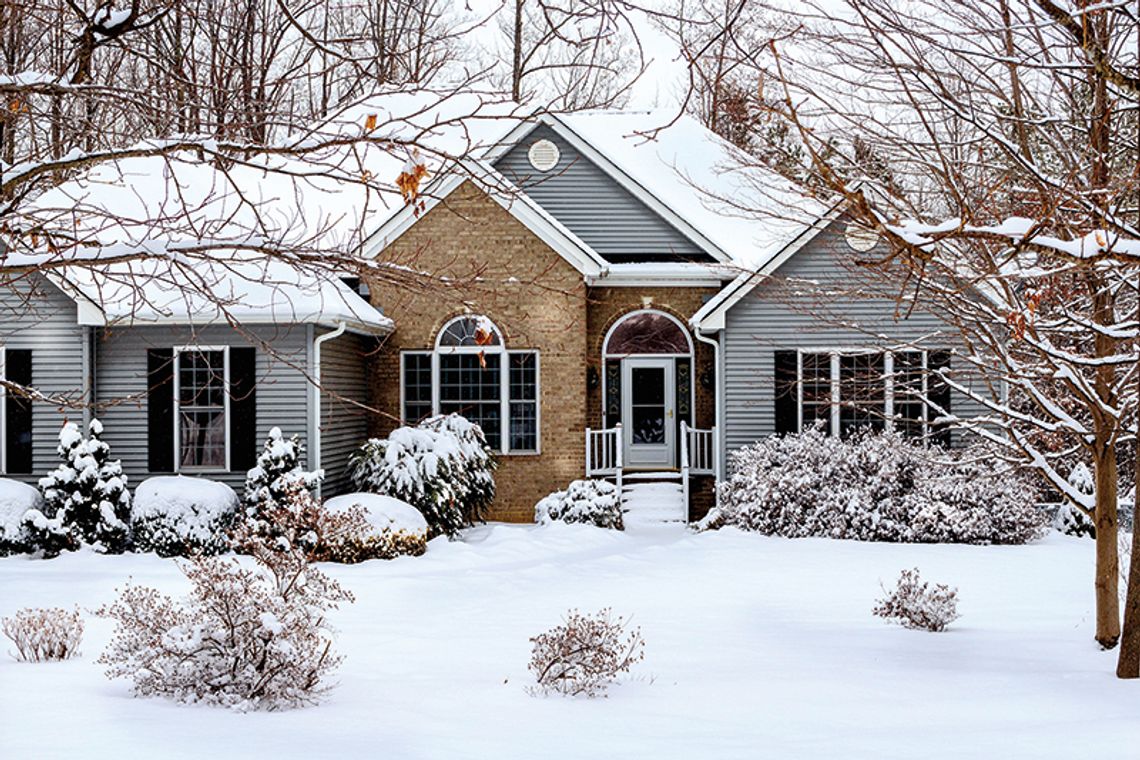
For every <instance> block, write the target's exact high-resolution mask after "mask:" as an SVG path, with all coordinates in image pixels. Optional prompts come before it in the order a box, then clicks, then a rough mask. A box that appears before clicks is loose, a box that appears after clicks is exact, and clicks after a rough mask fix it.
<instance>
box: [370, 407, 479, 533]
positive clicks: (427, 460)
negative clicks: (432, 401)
mask: <svg viewBox="0 0 1140 760" xmlns="http://www.w3.org/2000/svg"><path fill="white" fill-rule="evenodd" d="M496 466H497V465H496V463H495V458H494V457H493V456H492V455H491V452H490V450H489V449H488V448H487V445H486V443H485V441H484V439H483V434H482V432H481V431H480V430H479V428H478V427H477V426H475V425H471V423H469V422H467V421H466V420H463V419H462V418H458V416H457V415H448V416H446V417H433V418H432V419H429V420H425V421H424V422H423V423H421V424H420V425H419V426H417V427H400V428H396V429H395V430H393V431H392V432H391V433H390V434H389V435H388V437H387V438H386V439H381V438H372V439H370V440H369V441H367V442H366V443H365V444H364V445H363V446H361V447H360V449H359V450H358V451H357V452H356V453H355V454H353V456H352V461H351V470H350V475H351V477H352V482H353V484H354V485H355V487H356V489H357V490H359V491H366V492H369V493H378V494H383V495H385V496H391V497H393V498H396V499H399V500H400V501H405V502H407V503H409V504H411V505H412V506H414V507H415V508H416V509H418V510H419V511H420V512H421V513H422V514H423V516H424V518H425V519H427V522H428V527H429V529H430V530H431V532H432V535H438V534H444V535H448V536H454V535H455V534H456V533H458V532H459V530H460V529H461V528H464V527H465V526H467V525H469V524H471V522H472V521H473V520H474V519H477V518H478V516H479V515H480V514H481V513H482V512H483V510H484V509H485V508H486V506H487V505H489V504H490V502H491V500H492V499H493V498H494V476H493V474H492V473H493V471H494V469H495V467H496Z"/></svg>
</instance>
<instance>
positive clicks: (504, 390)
mask: <svg viewBox="0 0 1140 760" xmlns="http://www.w3.org/2000/svg"><path fill="white" fill-rule="evenodd" d="M471 318H475V319H484V320H486V323H487V324H489V325H490V326H491V328H492V329H493V330H494V331H495V334H496V335H497V336H498V337H499V343H498V344H497V345H492V346H440V345H439V340H440V337H441V336H442V335H443V333H444V331H446V330H447V328H448V327H449V326H450V325H452V324H453V323H455V322H456V321H458V320H460V319H471ZM434 345H435V348H433V349H422V348H421V349H414V348H413V349H401V350H400V379H399V382H400V411H399V418H400V424H401V425H408V424H410V423H409V420H408V419H407V418H406V407H407V387H406V385H405V378H406V377H407V361H406V359H405V357H407V356H411V355H415V356H429V357H431V413H432V415H433V416H434V415H438V414H440V413H441V412H440V388H439V386H440V382H439V380H440V377H439V376H440V358H441V357H443V356H454V355H457V354H458V355H464V354H466V355H475V354H480V353H482V354H484V355H486V354H495V355H498V356H499V357H500V359H499V419H500V431H499V447H498V448H497V449H496V452H497V453H499V454H501V455H503V456H538V455H540V454H542V353H541V352H540V351H539V350H538V349H537V348H519V349H513V348H508V347H507V345H506V341H505V338H504V336H503V332H502V330H500V329H499V327H498V325H496V324H495V323H494V322H493V321H492V320H491V319H489V318H488V317H486V316H484V315H481V314H460V315H459V316H456V317H454V318H452V319H449V320H448V321H447V322H445V323H444V325H443V326H442V327H440V329H439V331H438V332H437V333H436V338H435V342H434ZM515 354H529V355H532V356H534V401H533V403H534V424H535V437H534V446H535V447H534V448H533V449H519V450H517V451H516V450H513V449H512V448H511V402H512V401H517V402H518V403H531V402H530V401H529V400H526V399H513V398H512V397H511V356H512V355H515ZM417 403H422V402H417Z"/></svg>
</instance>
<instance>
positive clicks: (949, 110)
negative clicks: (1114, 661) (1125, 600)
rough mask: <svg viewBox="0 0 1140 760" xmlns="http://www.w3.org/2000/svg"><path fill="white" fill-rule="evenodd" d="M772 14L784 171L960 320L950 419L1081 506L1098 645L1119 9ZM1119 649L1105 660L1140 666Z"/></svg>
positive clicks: (1120, 368) (1104, 622)
mask: <svg viewBox="0 0 1140 760" xmlns="http://www.w3.org/2000/svg"><path fill="white" fill-rule="evenodd" d="M770 10H771V12H772V13H773V14H776V16H777V17H778V18H780V19H781V20H780V22H779V26H780V28H783V29H793V30H794V33H793V34H792V35H791V36H790V37H788V38H787V39H786V40H781V41H779V42H773V43H772V44H771V45H769V47H768V49H767V50H766V51H764V53H763V55H762V56H758V59H757V61H756V64H755V65H757V66H758V67H759V66H762V65H767V66H768V67H769V68H770V70H772V71H773V72H774V74H775V76H776V79H777V81H778V83H779V87H780V91H781V92H780V98H779V102H773V101H772V100H771V99H769V102H768V104H767V105H768V107H769V108H771V109H772V110H773V111H775V112H776V114H777V115H778V116H779V117H780V118H783V119H787V120H788V121H789V122H790V123H791V124H793V125H794V127H795V132H796V136H797V137H798V139H799V142H800V144H801V145H802V146H803V150H804V154H803V164H802V165H801V166H799V167H796V168H795V170H794V171H787V172H786V173H787V175H788V176H789V178H791V179H793V180H795V181H797V182H798V183H800V185H801V187H802V188H803V189H804V190H805V192H809V193H825V194H827V195H829V196H830V197H832V198H835V197H838V198H841V199H843V200H844V201H845V202H846V205H847V208H848V209H849V212H850V214H851V215H852V216H853V217H854V218H855V219H856V220H857V221H858V222H859V223H861V224H862V225H864V226H865V227H867V228H869V229H872V230H874V231H876V232H877V233H879V235H880V236H881V237H882V238H883V239H884V240H885V241H886V242H887V243H888V244H889V247H890V255H889V256H888V257H886V258H885V259H882V260H864V261H861V262H859V264H861V265H862V267H863V268H864V269H865V270H866V271H868V272H871V273H875V276H878V277H880V278H884V277H885V278H887V280H888V281H889V282H893V283H894V285H895V289H896V292H897V293H898V294H899V296H900V299H902V300H901V302H902V303H904V304H914V303H915V302H920V303H921V302H925V304H926V306H927V307H931V310H932V311H933V312H935V313H937V314H940V315H942V316H944V318H945V319H946V320H947V322H948V323H949V324H950V325H952V326H953V327H954V328H955V329H956V330H957V331H958V332H959V334H960V335H961V336H962V338H963V341H962V345H963V348H962V349H961V350H960V351H959V352H958V353H959V356H960V357H961V358H962V360H963V361H964V363H965V364H967V365H969V366H970V367H971V369H972V370H973V371H975V372H977V373H979V374H980V375H981V376H983V377H984V378H986V380H987V383H986V384H985V387H986V390H984V391H979V389H978V387H977V386H976V385H975V384H970V383H965V382H962V380H961V378H955V377H954V376H953V374H952V373H944V374H946V378H945V379H946V380H947V382H948V383H949V384H950V385H952V386H953V387H955V388H956V389H957V390H958V391H959V392H960V393H963V394H966V395H967V396H971V397H973V399H974V400H975V401H976V402H977V404H979V405H981V406H982V407H983V408H984V409H985V410H986V411H985V413H984V414H983V415H981V416H980V417H977V418H974V419H960V420H958V422H959V424H962V425H965V426H968V427H970V428H971V429H972V430H974V431H975V432H976V433H977V434H978V435H980V436H982V437H984V438H987V439H989V440H990V441H992V442H993V443H994V444H995V445H997V446H999V447H1000V448H1001V450H1002V451H1004V453H1005V456H1007V457H1008V458H1010V459H1011V460H1013V461H1019V462H1021V463H1023V464H1025V465H1026V466H1029V467H1033V468H1035V469H1036V470H1038V471H1039V472H1040V473H1041V474H1042V476H1043V477H1044V478H1045V479H1046V481H1047V482H1048V483H1049V484H1050V485H1051V486H1052V487H1053V488H1054V489H1055V490H1056V491H1058V492H1059V493H1061V494H1063V495H1064V497H1065V498H1068V499H1070V500H1072V501H1073V502H1074V503H1076V504H1078V505H1079V506H1080V507H1081V508H1083V509H1085V510H1086V511H1087V512H1088V513H1090V514H1091V515H1092V516H1093V518H1094V520H1095V522H1096V526H1097V533H1098V535H1097V560H1096V572H1095V583H1094V588H1095V594H1096V601H1097V626H1096V639H1097V641H1098V642H1100V643H1101V645H1102V646H1104V647H1112V646H1115V644H1116V643H1117V640H1118V637H1119V636H1120V632H1121V627H1120V613H1119V606H1118V597H1117V561H1118V560H1117V547H1116V534H1117V482H1118V466H1117V451H1118V450H1119V447H1120V445H1121V444H1122V443H1123V442H1126V441H1128V440H1129V439H1131V438H1132V437H1133V436H1134V435H1135V415H1136V395H1137V393H1136V387H1137V382H1138V380H1140V378H1138V376H1137V370H1136V361H1137V349H1136V339H1137V337H1138V332H1137V311H1136V308H1137V301H1138V298H1137V274H1138V269H1137V264H1138V263H1140V259H1138V256H1140V235H1138V234H1137V230H1138V228H1137V190H1138V188H1137V171H1136V167H1137V161H1138V152H1137V120H1136V113H1137V107H1138V105H1140V103H1138V98H1137V93H1138V89H1137V87H1136V72H1137V65H1138V61H1137V56H1136V50H1137V29H1138V25H1137V17H1136V10H1135V8H1134V7H1133V6H1130V5H1128V4H1095V3H1091V2H1084V1H1083V0H1078V1H1077V2H1071V3H1064V4H1058V3H1054V2H1051V1H1050V0H951V2H938V3H935V2H914V3H907V4H899V3H894V2H888V1H887V0H843V1H842V2H837V3H822V2H820V3H814V2H806V3H803V4H801V5H800V6H798V8H797V12H796V13H794V14H790V15H789V14H787V13H782V14H781V11H780V10H779V9H778V8H772V9H770ZM761 59H762V60H761ZM943 411H944V412H948V410H943ZM1074 457H1077V458H1080V459H1084V460H1086V461H1090V462H1091V463H1092V464H1093V465H1094V472H1095V480H1096V488H1095V494H1094V496H1093V497H1091V498H1090V497H1088V496H1086V495H1084V494H1081V493H1079V492H1078V491H1077V489H1075V488H1073V487H1072V486H1071V485H1070V484H1069V483H1068V481H1067V478H1066V475H1067V474H1068V472H1067V467H1068V466H1070V465H1071V464H1072V463H1073V462H1074ZM1138 572H1140V571H1138ZM1138 586H1140V584H1138ZM1138 593H1140V591H1138ZM1137 604H1138V605H1140V599H1138V601H1137ZM1134 615H1135V616H1137V623H1138V624H1140V606H1138V607H1137V609H1136V610H1135V612H1134ZM1131 635H1133V634H1132V633H1131V629H1128V631H1127V632H1126V639H1128V637H1129V636H1131ZM1135 635H1137V636H1140V633H1137V634H1135ZM1136 644H1137V645H1140V639H1138V640H1137V642H1136ZM1133 646H1134V645H1133V644H1130V645H1129V646H1128V647H1124V648H1122V652H1121V663H1122V666H1123V664H1124V662H1125V660H1128V661H1129V662H1132V661H1136V662H1137V663H1138V664H1140V659H1138V657H1140V650H1133ZM1124 649H1128V650H1130V651H1129V652H1128V653H1126V652H1125V651H1123V650H1124ZM1130 667H1131V668H1132V669H1133V670H1134V669H1135V667H1136V665H1131V666H1130ZM1128 670H1129V669H1128V668H1124V669H1122V671H1121V674H1122V675H1124V674H1125V671H1128ZM1128 674H1132V673H1131V671H1129V673H1128Z"/></svg>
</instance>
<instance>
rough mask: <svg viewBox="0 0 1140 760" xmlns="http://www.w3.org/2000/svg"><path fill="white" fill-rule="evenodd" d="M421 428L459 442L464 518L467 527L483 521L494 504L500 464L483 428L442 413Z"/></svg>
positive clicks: (424, 423)
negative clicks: (462, 474) (496, 472)
mask: <svg viewBox="0 0 1140 760" xmlns="http://www.w3.org/2000/svg"><path fill="white" fill-rule="evenodd" d="M419 427H421V428H424V429H425V430H434V431H435V432H437V433H441V434H450V435H452V436H453V437H454V438H455V439H456V440H457V441H459V458H460V460H461V461H462V470H463V473H464V478H463V494H462V496H461V497H460V498H461V499H462V501H463V512H464V518H465V519H466V520H467V522H468V524H471V523H475V522H484V521H485V520H486V518H487V510H489V509H490V508H491V503H492V502H494V501H495V470H496V469H498V467H499V462H498V460H497V459H495V453H494V452H493V451H492V450H491V447H490V446H488V445H487V438H486V436H484V435H483V429H482V428H481V427H479V426H478V425H476V424H475V423H474V422H471V421H470V420H468V419H467V418H466V417H463V416H461V415H458V414H440V415H437V416H435V417H431V418H429V419H426V420H424V421H423V422H421V423H420V424H419Z"/></svg>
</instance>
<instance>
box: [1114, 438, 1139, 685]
mask: <svg viewBox="0 0 1140 760" xmlns="http://www.w3.org/2000/svg"><path fill="white" fill-rule="evenodd" d="M1134 467H1135V470H1136V490H1135V492H1134V493H1133V504H1132V560H1131V562H1130V563H1129V565H1128V589H1127V592H1126V593H1127V597H1126V598H1125V600H1124V629H1123V633H1122V635H1121V637H1120V655H1119V657H1118V658H1117V660H1116V677H1117V678H1140V531H1138V530H1136V526H1137V525H1140V455H1138V456H1137V457H1136V460H1135V463H1134Z"/></svg>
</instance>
